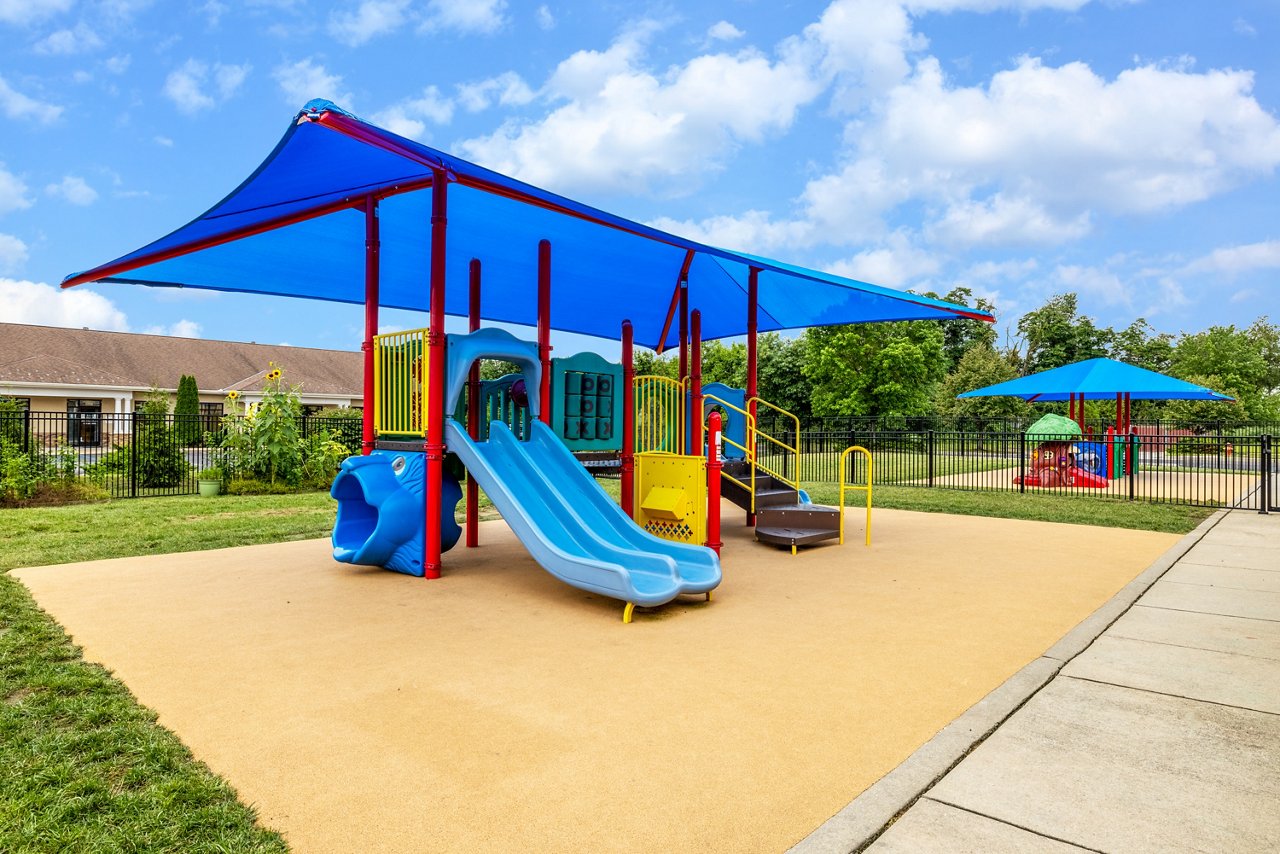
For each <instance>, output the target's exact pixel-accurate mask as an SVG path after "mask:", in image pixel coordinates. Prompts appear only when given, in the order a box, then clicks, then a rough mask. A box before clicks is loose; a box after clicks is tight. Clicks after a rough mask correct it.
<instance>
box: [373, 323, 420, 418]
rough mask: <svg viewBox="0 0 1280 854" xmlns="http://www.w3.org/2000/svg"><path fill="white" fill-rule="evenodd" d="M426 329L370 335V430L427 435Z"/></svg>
mask: <svg viewBox="0 0 1280 854" xmlns="http://www.w3.org/2000/svg"><path fill="white" fill-rule="evenodd" d="M428 357H429V352H428V350H427V330H426V329H406V330H405V331H403V332H388V333H386V334H384V335H375V336H373V401H372V406H373V429H374V432H375V433H378V434H379V435H381V434H383V433H398V434H402V435H403V434H410V435H418V436H425V435H427V374H428V370H427V359H428Z"/></svg>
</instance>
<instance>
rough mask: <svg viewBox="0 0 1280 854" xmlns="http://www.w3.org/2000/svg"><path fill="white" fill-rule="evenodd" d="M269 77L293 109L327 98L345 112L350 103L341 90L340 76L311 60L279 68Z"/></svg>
mask: <svg viewBox="0 0 1280 854" xmlns="http://www.w3.org/2000/svg"><path fill="white" fill-rule="evenodd" d="M272 76H273V77H274V78H275V79H276V82H277V83H279V84H280V91H281V92H283V93H284V97H285V100H286V101H288V102H289V105H290V106H292V107H295V108H297V107H301V106H302V105H303V104H305V103H306V102H307V101H310V100H311V99H312V98H326V99H328V100H330V101H333V102H334V103H336V104H340V105H342V106H343V107H346V108H348V109H350V107H351V103H352V100H353V99H352V97H351V93H350V92H348V91H346V89H344V88H343V83H342V75H340V74H330V73H329V72H328V71H327V70H326V69H325V67H324V66H323V65H321V64H320V63H318V62H316V61H315V60H314V59H312V58H307V59H300V60H298V61H297V62H286V63H284V64H283V65H279V66H277V67H276V70H275V71H273V72H272Z"/></svg>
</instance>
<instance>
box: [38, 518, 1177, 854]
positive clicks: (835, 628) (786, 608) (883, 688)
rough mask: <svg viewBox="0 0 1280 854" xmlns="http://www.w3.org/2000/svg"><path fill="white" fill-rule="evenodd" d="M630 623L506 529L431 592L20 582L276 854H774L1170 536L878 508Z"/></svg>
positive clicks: (76, 577) (67, 577)
mask: <svg viewBox="0 0 1280 854" xmlns="http://www.w3.org/2000/svg"><path fill="white" fill-rule="evenodd" d="M725 519H726V530H725V536H724V539H725V547H724V553H723V561H724V570H725V581H724V584H723V585H722V586H721V588H720V589H719V590H717V591H716V596H715V601H714V602H711V603H705V602H702V601H700V600H694V599H692V598H690V599H689V600H688V601H687V602H679V603H673V604H672V605H670V606H668V607H666V608H663V609H659V610H656V611H638V612H637V615H636V620H635V622H634V623H632V624H631V625H623V624H622V622H621V619H620V618H621V612H622V608H621V605H620V604H619V603H617V602H614V601H612V600H607V599H603V598H601V597H598V596H593V595H591V594H587V593H583V592H582V591H578V590H574V589H572V588H569V587H566V586H564V585H562V584H560V583H558V582H556V581H555V580H554V579H552V578H551V577H550V576H548V575H547V574H546V573H544V572H542V571H541V570H540V569H539V568H538V567H537V566H536V565H535V564H534V563H533V561H532V559H531V558H530V557H529V556H528V555H527V553H526V552H525V551H524V548H523V547H522V546H521V545H520V544H519V542H518V541H517V540H516V539H515V537H514V535H512V534H511V533H510V531H509V530H508V529H507V528H506V526H505V524H504V523H503V522H501V521H494V522H487V523H484V524H483V525H482V526H481V537H482V544H483V545H482V547H481V548H480V549H476V550H466V549H462V548H458V549H456V550H455V551H454V552H451V553H450V554H448V555H446V573H447V574H446V577H445V578H444V579H442V580H440V581H433V582H427V581H423V580H422V579H417V578H411V577H408V576H403V575H398V574H395V573H390V572H384V571H381V570H375V569H360V568H353V567H349V566H343V565H338V564H335V563H334V562H333V561H332V560H331V558H330V556H329V545H328V542H327V540H310V541H303V542H292V543H282V544H277V545H261V546H246V547H242V548H232V549H222V550H218V551H208V552H191V553H185V554H179V555H160V556H153V557H143V558H122V559H114V560H103V561H96V562H91V563H81V564H68V565H62V566H52V567H39V568H32V569H22V570H17V571H15V572H14V573H13V574H14V575H15V576H17V577H19V578H20V579H21V580H22V581H23V582H24V583H25V584H27V586H28V587H29V588H30V589H31V590H32V592H33V594H34V595H35V597H36V600H37V602H38V603H39V604H40V606H41V607H43V608H45V609H46V610H47V611H49V612H50V613H51V614H52V615H53V616H54V617H55V618H56V619H57V620H58V621H59V622H61V623H62V624H63V625H64V626H65V627H66V629H67V631H68V632H69V633H70V634H71V635H72V637H73V639H74V640H75V641H76V642H77V643H79V644H81V645H83V647H84V653H85V657H86V658H88V659H90V660H93V661H99V662H102V663H103V664H105V665H106V666H107V667H109V668H111V669H113V670H114V672H115V675H116V676H117V677H118V678H120V679H121V680H122V681H123V682H124V683H125V684H126V685H127V686H128V687H129V688H130V689H131V690H132V691H133V692H134V693H135V694H136V695H137V697H138V698H139V700H140V701H141V702H142V703H144V704H145V705H147V706H150V707H152V708H153V709H155V710H157V711H158V712H159V716H160V722H161V723H162V724H164V725H165V726H167V727H169V728H170V729H172V730H173V731H175V732H176V733H177V734H178V735H179V736H180V737H181V738H182V740H183V741H184V742H185V743H186V744H187V745H188V746H189V747H190V748H191V750H192V751H193V752H194V753H195V755H196V757H197V758H199V759H202V760H204V761H205V762H207V763H208V764H209V766H210V767H211V768H212V769H213V770H214V771H215V772H217V773H219V774H221V775H223V776H224V777H225V778H226V779H227V780H228V781H230V783H231V784H232V785H233V786H234V787H235V788H236V789H237V790H238V791H239V793H240V796H241V798H242V799H243V800H245V801H246V802H248V803H251V804H253V805H254V806H256V807H257V808H258V810H259V811H260V815H261V819H262V821H263V823H264V824H266V825H267V826H269V827H272V828H275V829H278V830H281V831H283V832H284V834H285V835H286V837H287V838H288V840H289V842H290V844H291V845H292V846H293V847H294V850H296V851H306V852H310V851H374V850H376V851H458V850H524V851H565V850H600V851H619V850H696V849H699V848H701V849H707V850H714V851H752V852H754V851H780V850H783V849H785V848H787V847H788V846H789V845H791V844H793V843H795V842H797V841H799V840H800V839H801V838H802V837H804V836H805V835H806V834H807V833H808V832H809V831H811V830H812V829H813V828H814V827H816V826H817V825H819V824H821V823H822V822H823V821H825V820H826V819H827V818H828V817H830V816H831V815H832V814H834V813H835V812H836V811H837V810H839V809H840V808H841V807H842V806H844V805H845V803H847V802H848V801H849V800H850V799H851V798H852V797H853V796H854V795H856V794H858V793H859V792H860V791H862V790H863V789H865V788H866V787H867V786H869V785H870V784H871V783H873V782H874V781H875V780H876V779H878V778H879V777H881V776H882V775H883V774H885V773H886V772H888V771H889V770H891V769H892V768H893V767H894V766H896V765H897V764H898V763H900V762H901V761H902V760H903V759H905V758H906V757H907V756H908V755H910V754H911V752H912V751H914V750H915V749H916V748H917V747H919V746H920V745H921V744H923V743H924V742H925V741H926V740H928V739H929V738H930V737H931V736H932V735H933V734H934V733H936V732H937V731H938V730H939V729H940V728H941V727H943V726H944V725H946V724H947V723H948V722H950V721H951V720H952V719H954V718H955V717H956V716H957V715H959V714H960V713H961V712H963V711H964V710H965V709H966V708H968V707H969V706H971V705H972V704H973V703H975V702H977V701H978V700H979V699H981V698H982V697H983V696H984V695H985V694H987V693H988V692H989V691H991V690H992V689H993V688H995V687H996V686H997V685H999V684H1000V683H1001V682H1003V681H1004V680H1005V679H1006V678H1008V677H1009V676H1010V675H1012V674H1013V673H1014V672H1015V671H1017V670H1018V669H1019V668H1020V667H1022V666H1023V665H1024V664H1026V663H1027V662H1029V661H1031V660H1032V659H1034V658H1036V657H1037V656H1039V655H1040V654H1041V653H1042V652H1044V650H1045V649H1046V648H1048V647H1049V646H1050V645H1051V644H1053V642H1054V641H1056V640H1057V639H1058V638H1059V637H1060V636H1062V635H1063V634H1064V633H1065V632H1066V631H1067V630H1069V629H1070V628H1071V627H1072V626H1074V625H1075V624H1076V623H1078V622H1079V621H1080V620H1082V619H1083V618H1084V617H1086V616H1087V615H1088V614H1089V613H1091V612H1092V611H1093V610H1094V609H1095V608H1097V607H1098V606H1100V605H1101V604H1102V603H1104V602H1105V601H1106V600H1107V599H1108V598H1110V597H1111V596H1112V595H1113V594H1114V593H1116V591H1118V590H1119V589H1120V588H1121V587H1122V586H1124V585H1125V584H1126V583H1127V582H1128V581H1130V580H1131V579H1132V578H1133V577H1134V576H1136V575H1137V574H1138V573H1139V572H1141V571H1142V570H1143V569H1145V568H1146V567H1147V565H1148V564H1150V563H1151V562H1152V561H1153V560H1154V559H1155V558H1156V557H1157V556H1158V555H1160V554H1161V553H1162V552H1163V551H1164V550H1165V549H1167V548H1168V547H1170V546H1171V545H1172V544H1173V543H1175V542H1176V541H1177V540H1178V537H1177V536H1176V535H1172V534H1157V533H1150V532H1141V531H1129V530H1120V529H1109V528H1095V527H1087V526H1079V525H1062V524H1053V523H1044V522H1028V521H1014V520H1007V519H992V518H974V517H958V516H945V515H939V514H929V513H912V512H906V511H893V510H882V511H876V515H875V518H874V522H873V524H874V528H873V533H874V544H873V545H872V547H871V548H866V547H864V546H863V545H862V516H861V514H859V513H858V512H856V511H852V510H851V511H849V517H848V522H849V524H848V542H847V544H846V545H844V546H836V545H829V546H825V547H819V548H814V549H810V550H808V551H803V552H801V554H800V555H799V556H797V557H792V556H791V555H790V554H789V553H788V552H786V551H782V550H774V549H771V548H767V547H764V546H760V545H757V544H754V543H753V542H752V541H751V534H750V531H749V530H747V529H745V528H743V527H742V526H741V523H740V521H739V520H740V515H739V511H738V510H737V509H736V508H732V507H729V506H728V505H726V508H725Z"/></svg>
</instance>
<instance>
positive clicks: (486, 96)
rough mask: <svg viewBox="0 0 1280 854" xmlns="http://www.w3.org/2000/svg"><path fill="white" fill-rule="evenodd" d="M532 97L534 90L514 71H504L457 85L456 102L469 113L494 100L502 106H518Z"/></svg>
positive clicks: (483, 107) (488, 104)
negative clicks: (495, 75) (474, 81)
mask: <svg viewBox="0 0 1280 854" xmlns="http://www.w3.org/2000/svg"><path fill="white" fill-rule="evenodd" d="M533 98H534V91H533V90H532V89H530V88H529V84H528V83H525V82H524V78H522V77H521V76H520V75H519V74H516V73H515V72H514V71H506V72H503V73H502V74H499V75H498V76H497V77H490V78H489V79H488V80H481V81H480V82H478V83H460V84H459V85H458V103H459V104H460V105H461V106H462V108H463V109H464V110H466V111H467V112H471V113H475V112H479V111H480V110H484V109H487V108H488V107H489V106H490V105H491V104H493V103H495V102H496V103H498V104H501V105H502V106H504V107H509V106H517V107H518V106H522V105H524V104H527V103H529V102H530V101H532V100H533Z"/></svg>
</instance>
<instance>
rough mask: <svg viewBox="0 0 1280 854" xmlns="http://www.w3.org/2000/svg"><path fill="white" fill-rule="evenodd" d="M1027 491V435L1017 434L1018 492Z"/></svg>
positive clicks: (1022, 432)
mask: <svg viewBox="0 0 1280 854" xmlns="http://www.w3.org/2000/svg"><path fill="white" fill-rule="evenodd" d="M1026 491H1027V434H1026V431H1025V430H1024V431H1021V432H1019V433H1018V492H1020V493H1023V492H1026Z"/></svg>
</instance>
